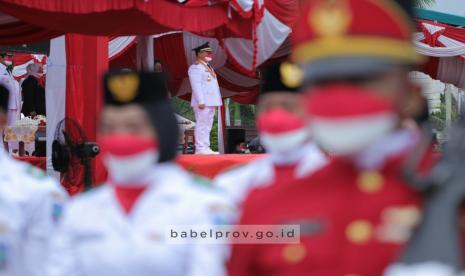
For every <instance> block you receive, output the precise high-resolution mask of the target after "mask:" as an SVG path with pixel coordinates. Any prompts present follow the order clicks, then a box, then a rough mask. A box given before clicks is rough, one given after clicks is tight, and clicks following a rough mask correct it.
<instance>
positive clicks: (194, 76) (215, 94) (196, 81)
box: [188, 63, 223, 106]
mask: <svg viewBox="0 0 465 276" xmlns="http://www.w3.org/2000/svg"><path fill="white" fill-rule="evenodd" d="M188 74H189V81H190V84H191V88H192V99H191V106H198V105H199V104H205V106H221V105H222V104H223V102H222V100H221V93H220V87H219V85H218V80H217V79H216V78H214V77H213V76H212V75H211V73H210V72H209V71H208V69H207V68H206V66H205V65H204V64H202V63H194V64H192V65H191V66H189V71H188Z"/></svg>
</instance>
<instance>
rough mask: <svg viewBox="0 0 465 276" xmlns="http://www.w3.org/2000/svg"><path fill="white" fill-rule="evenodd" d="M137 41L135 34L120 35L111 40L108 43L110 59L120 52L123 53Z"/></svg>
mask: <svg viewBox="0 0 465 276" xmlns="http://www.w3.org/2000/svg"><path fill="white" fill-rule="evenodd" d="M135 41H136V37H135V36H119V37H116V38H113V39H112V40H110V42H109V43H108V56H109V58H110V60H111V59H112V58H114V57H117V56H118V55H119V54H120V53H123V52H124V51H125V50H126V49H127V48H129V47H130V46H131V45H132V44H133V43H134V42H135Z"/></svg>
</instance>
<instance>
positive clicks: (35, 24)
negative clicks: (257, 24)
mask: <svg viewBox="0 0 465 276" xmlns="http://www.w3.org/2000/svg"><path fill="white" fill-rule="evenodd" d="M192 2H193V3H194V4H192V5H182V4H179V3H177V1H174V0H80V1H62V0H47V1H34V0H2V5H1V6H0V44H7V43H8V44H18V43H24V42H31V41H37V40H45V39H50V38H52V37H55V36H58V35H61V34H64V33H80V34H87V35H105V36H121V35H134V34H136V35H151V34H158V33H164V32H168V31H172V30H183V31H189V32H196V33H199V34H202V35H207V36H217V37H221V36H222V37H225V36H236V37H244V38H251V36H252V28H251V26H252V25H253V22H254V20H255V19H256V18H259V17H260V16H259V13H260V11H262V8H261V7H260V5H258V4H255V3H258V2H257V1H252V0H231V1H216V2H215V3H216V4H212V5H209V4H208V1H203V2H206V3H203V2H202V1H200V2H199V1H192ZM196 2H197V4H195V3H196ZM270 2H273V1H270ZM284 2H286V3H283V4H284V5H285V4H289V3H291V5H290V6H289V7H287V8H286V10H284V11H281V12H285V13H287V14H289V15H290V14H291V13H293V12H295V10H293V8H295V5H292V2H297V1H294V0H285V1H284ZM284 5H282V6H283V7H284ZM238 9H239V10H238Z"/></svg>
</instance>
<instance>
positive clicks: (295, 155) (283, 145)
mask: <svg viewBox="0 0 465 276" xmlns="http://www.w3.org/2000/svg"><path fill="white" fill-rule="evenodd" d="M257 127H258V131H259V133H260V143H261V144H262V145H263V146H264V147H265V149H266V150H267V152H269V153H270V154H271V155H272V157H273V158H274V159H276V161H282V162H284V163H291V162H294V161H297V160H298V159H299V156H300V154H299V152H300V149H301V147H302V145H303V144H304V143H305V142H306V141H307V140H308V138H309V136H310V135H309V131H308V129H307V128H306V126H305V122H304V120H303V119H302V118H300V117H299V116H296V115H295V114H293V113H291V112H289V111H287V110H284V109H280V108H276V109H271V110H268V111H266V112H264V113H262V114H260V115H259V117H258V118H257Z"/></svg>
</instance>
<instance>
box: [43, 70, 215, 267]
mask: <svg viewBox="0 0 465 276" xmlns="http://www.w3.org/2000/svg"><path fill="white" fill-rule="evenodd" d="M104 86H105V88H104V89H105V106H104V108H103V111H102V114H101V122H100V130H99V143H100V145H101V148H102V157H103V160H104V163H105V165H106V167H107V169H108V181H107V183H106V184H105V185H103V186H102V187H99V188H96V189H94V190H91V191H89V192H87V193H85V194H82V195H80V196H77V197H76V198H75V199H74V200H73V201H72V202H71V203H70V205H69V207H68V208H67V209H65V212H64V215H63V220H62V221H61V223H60V226H59V229H58V233H56V234H55V239H54V242H53V249H54V251H53V252H52V254H53V255H52V257H51V262H50V263H49V268H50V270H49V274H48V275H54V276H94V275H95V276H97V275H98V276H106V275H108V276H110V275H111V276H136V275H137V276H145V275H147V276H148V275H150V276H151V275H173V276H175V275H176V276H194V275H199V276H200V275H212V276H216V275H219V276H221V275H224V257H223V256H224V255H223V253H224V252H222V251H221V250H219V249H220V248H219V247H213V246H210V245H205V244H194V243H192V244H189V243H185V244H173V243H170V241H169V238H170V237H169V236H165V234H166V233H167V232H168V233H169V230H170V229H171V228H172V227H175V226H177V225H211V224H213V221H214V219H215V218H214V217H213V216H211V212H210V210H208V208H209V206H208V205H207V204H206V203H205V200H204V197H203V195H202V194H201V193H200V192H199V189H197V188H196V186H195V182H196V180H195V179H194V178H193V177H192V176H191V175H190V174H188V173H187V172H185V171H184V170H183V169H181V168H180V167H178V166H177V165H176V164H175V163H174V158H175V155H176V146H177V141H178V137H177V135H178V128H177V121H176V118H175V116H174V113H173V109H172V107H171V105H170V102H169V100H168V98H167V97H166V95H167V94H166V87H165V79H164V77H163V74H160V73H140V74H137V73H134V72H127V71H126V72H116V73H110V74H108V75H107V76H106V77H105V80H104Z"/></svg>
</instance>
